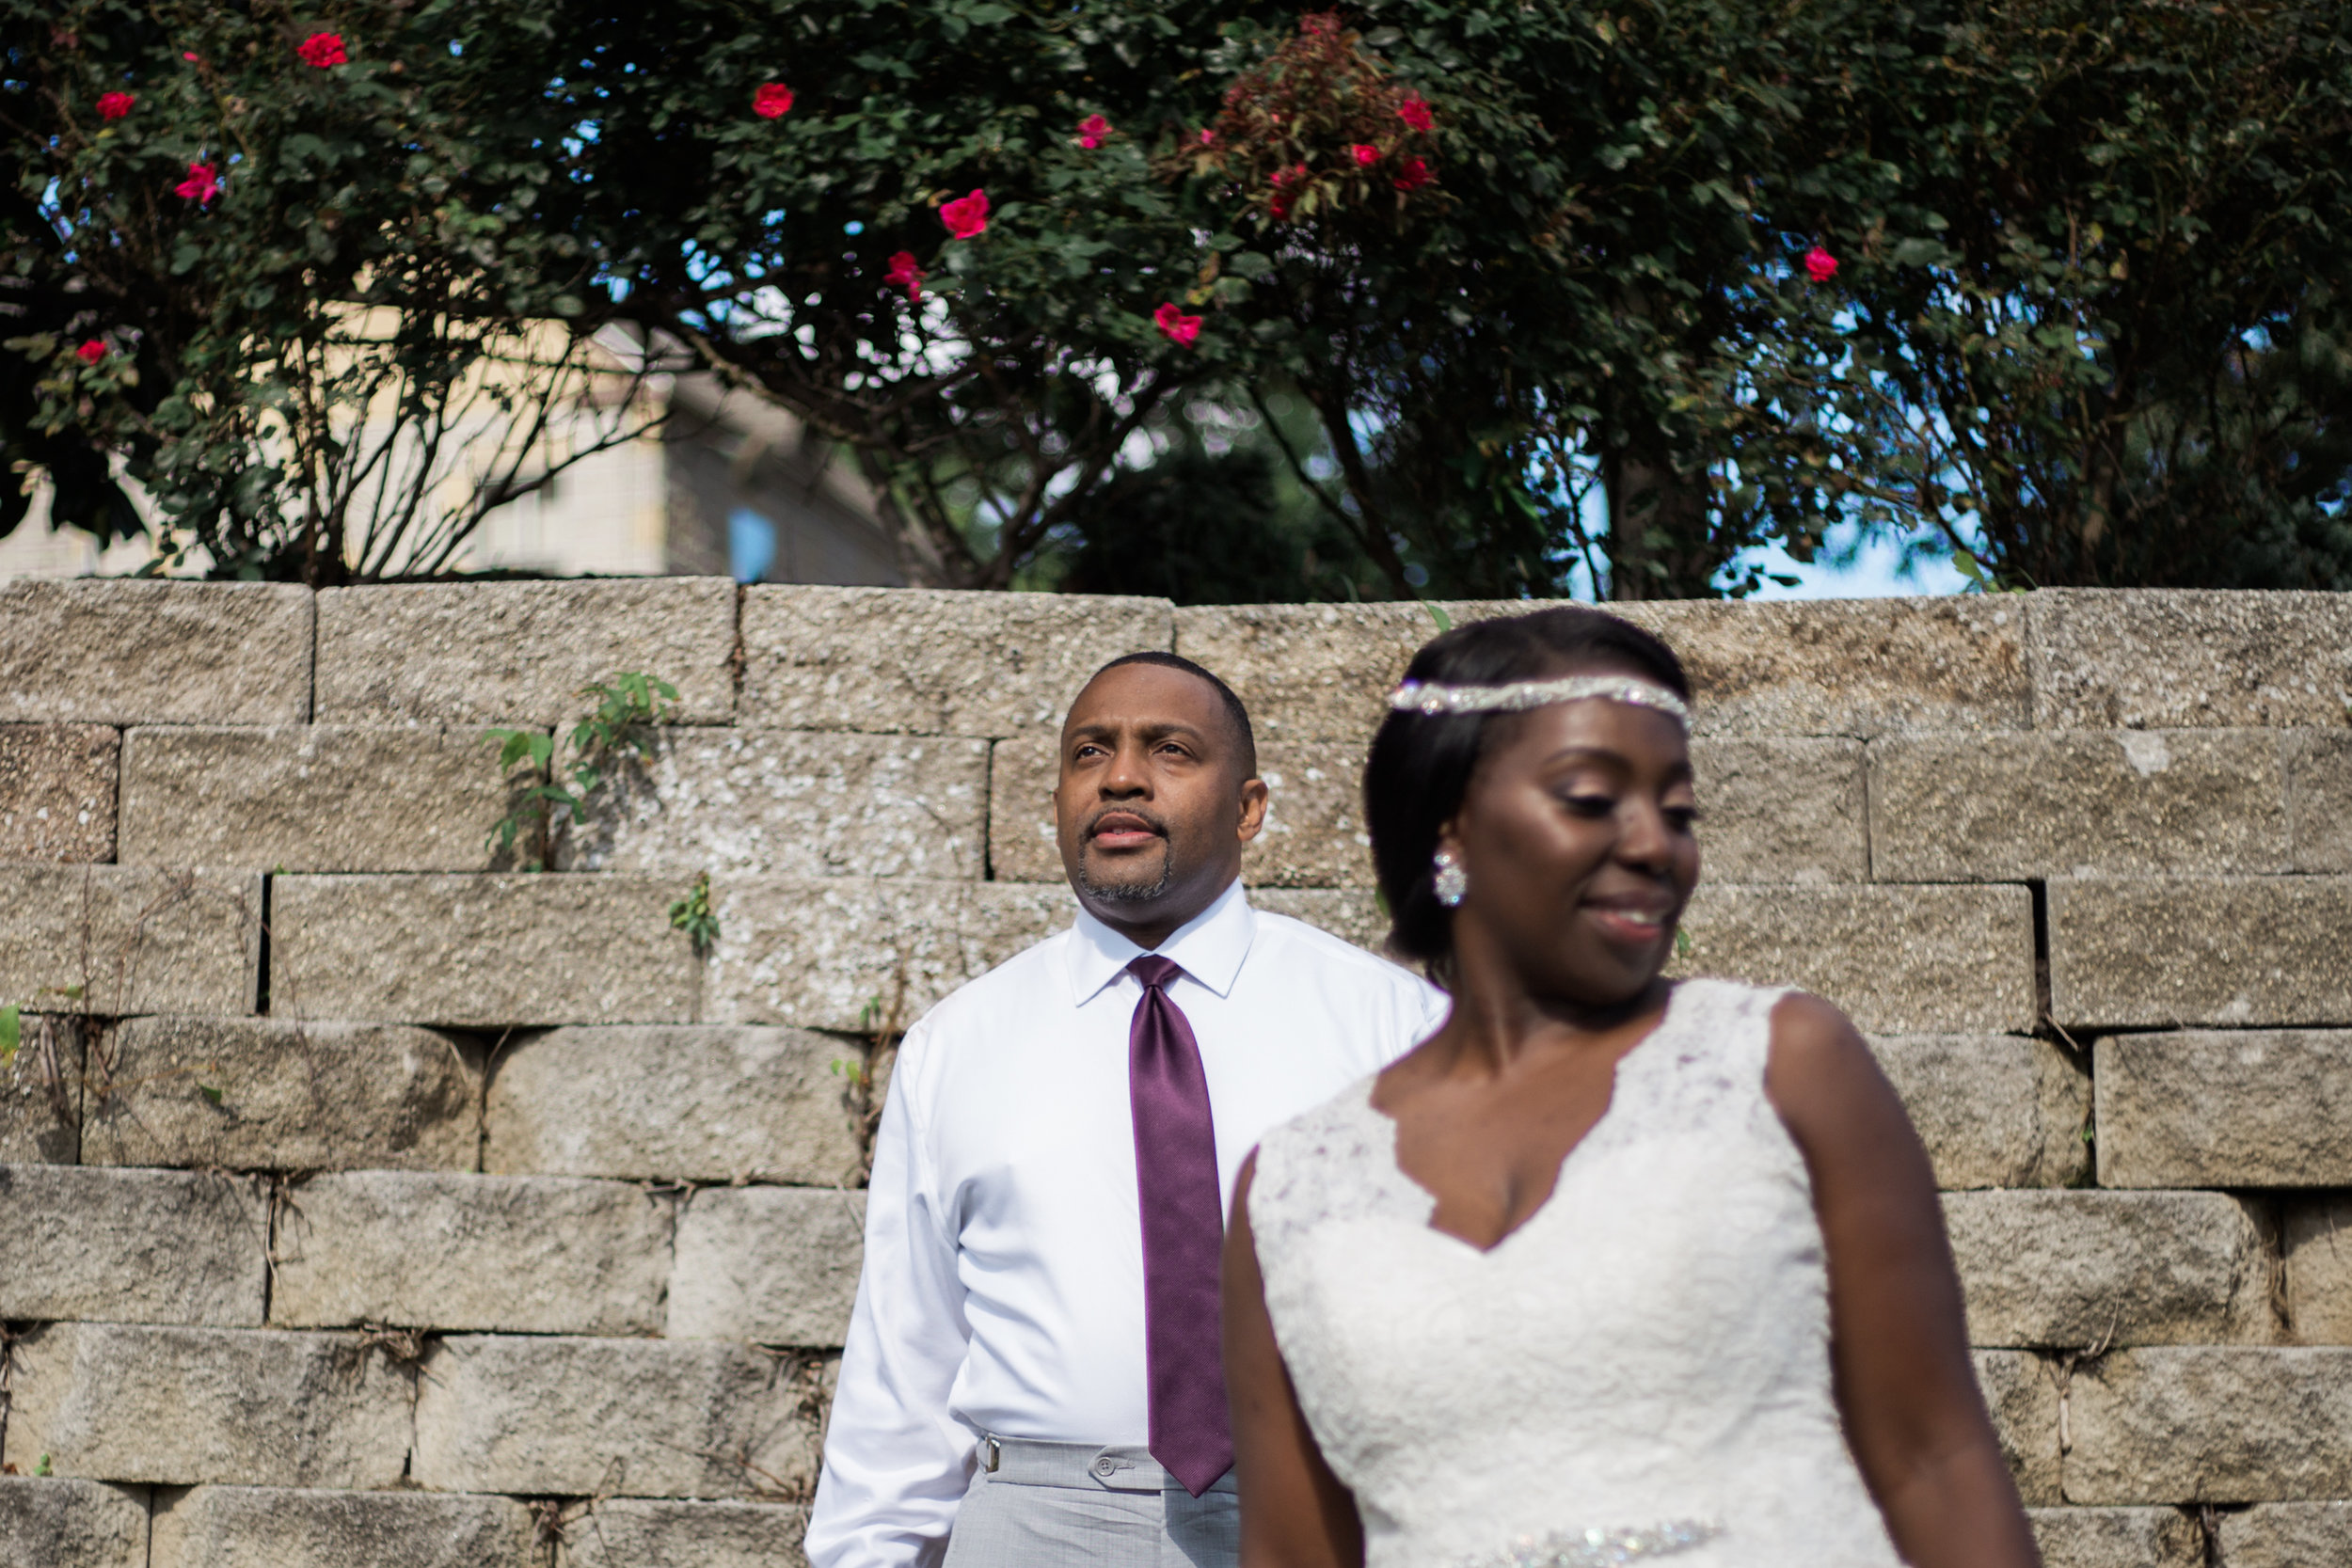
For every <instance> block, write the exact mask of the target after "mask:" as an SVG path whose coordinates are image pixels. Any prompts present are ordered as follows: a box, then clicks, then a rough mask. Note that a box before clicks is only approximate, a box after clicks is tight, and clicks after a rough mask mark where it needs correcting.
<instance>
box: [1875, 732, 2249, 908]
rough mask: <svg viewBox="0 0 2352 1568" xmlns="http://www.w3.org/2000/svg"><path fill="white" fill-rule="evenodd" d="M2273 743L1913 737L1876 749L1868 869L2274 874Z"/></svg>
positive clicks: (2129, 737) (1933, 876)
mask: <svg viewBox="0 0 2352 1568" xmlns="http://www.w3.org/2000/svg"><path fill="white" fill-rule="evenodd" d="M2293 860H2294V855H2293V852H2292V850H2291V848H2290V847H2289V843H2288V832H2287V814H2286V792H2285V785H2284V784H2283V782H2282V781H2281V778H2280V741H2279V736H2278V735H2277V734H2276V733H2275V732H2272V731H2268V730H2105V731H2093V732H2085V733H2076V734H2071V735H2042V734H2032V735H1987V736H1908V737H1903V738H1898V739H1889V740H1883V741H1880V742H1878V743H1877V744H1875V745H1873V746H1872V747H1871V748H1870V868H1871V872H1872V874H1873V875H1875V876H1877V877H1880V878H1882V879H1886V880H1889V881H1947V882H1958V881H2020V880H2024V879H2027V878H2046V877H2070V876H2071V877H2099V876H2118V877H2142V876H2166V875H2188V874H2210V873H2226V872H2245V873H2260V872H2280V871H2285V870H2288V869H2289V868H2290V866H2291V864H2292V862H2293Z"/></svg>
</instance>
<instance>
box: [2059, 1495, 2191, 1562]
mask: <svg viewBox="0 0 2352 1568" xmlns="http://www.w3.org/2000/svg"><path fill="white" fill-rule="evenodd" d="M2026 1518H2028V1519H2029V1520H2031V1521H2032V1522H2033V1534H2034V1540H2035V1542H2036V1544H2039V1545H2040V1546H2041V1548H2042V1568H2205V1532H2204V1531H2203V1530H2202V1529H2201V1528H2198V1524H2197V1521H2196V1520H2195V1519H2192V1518H2191V1517H2189V1516H2188V1515H2187V1514H2185V1513H2182V1512H2181V1511H2180V1510H2179V1509H2177V1508H2037V1509H2031V1510H2029V1511H2027V1513H2026ZM2233 1563H2234V1560H2233Z"/></svg>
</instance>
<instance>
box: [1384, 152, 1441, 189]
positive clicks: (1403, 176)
mask: <svg viewBox="0 0 2352 1568" xmlns="http://www.w3.org/2000/svg"><path fill="white" fill-rule="evenodd" d="M1433 178H1434V176H1432V175H1431V174H1430V172H1429V166H1428V165H1427V164H1424V163H1422V161H1421V160H1420V159H1419V158H1407V159H1406V160H1405V161H1404V162H1403V163H1402V164H1400V165H1398V166H1397V170H1396V177H1395V178H1394V179H1392V180H1391V181H1390V182H1389V183H1390V184H1391V185H1394V186H1395V187H1396V188H1397V189H1398V190H1400V191H1417V190H1419V189H1421V188H1422V186H1423V185H1426V184H1427V183H1429V182H1430V180H1431V179H1433Z"/></svg>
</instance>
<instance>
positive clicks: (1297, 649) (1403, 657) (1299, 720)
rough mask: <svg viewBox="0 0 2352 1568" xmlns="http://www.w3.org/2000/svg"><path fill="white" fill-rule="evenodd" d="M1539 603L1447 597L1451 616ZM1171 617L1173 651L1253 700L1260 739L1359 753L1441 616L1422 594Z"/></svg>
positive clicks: (1213, 609)
mask: <svg viewBox="0 0 2352 1568" xmlns="http://www.w3.org/2000/svg"><path fill="white" fill-rule="evenodd" d="M1535 608H1539V607H1537V606H1534V605H1519V606H1511V607H1505V606H1500V605H1497V606H1471V605H1449V606H1447V607H1446V609H1447V610H1449V611H1450V612H1451V613H1452V615H1453V618H1454V621H1456V622H1457V623H1459V622H1462V621H1466V620H1473V619H1480V618H1482V616H1483V615H1491V614H1494V613H1497V612H1498V611H1504V610H1511V609H1517V610H1529V609H1535ZM1175 627H1176V651H1177V652H1178V653H1180V654H1182V655H1184V657H1186V658H1189V659H1191V660H1192V661H1193V662H1195V663H1197V664H1200V665H1201V666H1203V667H1205V668H1207V669H1210V670H1213V671H1215V672H1216V674H1217V676H1218V678H1219V679H1221V680H1223V681H1224V682H1225V684H1226V685H1228V686H1230V687H1232V689H1233V690H1234V692H1235V693H1236V694H1237V695H1239V696H1240V698H1241V700H1242V703H1243V705H1245V706H1247V707H1248V709H1249V722H1250V727H1251V728H1252V729H1253V730H1255V731H1256V732H1257V736H1258V745H1259V747H1260V748H1261V749H1263V748H1264V747H1267V746H1269V745H1274V744H1278V743H1282V742H1295V741H1304V740H1312V741H1337V742H1339V743H1341V744H1343V745H1345V746H1350V747H1353V748H1355V749H1356V751H1357V752H1358V754H1359V756H1360V754H1361V752H1362V750H1363V748H1364V747H1365V746H1366V745H1367V744H1368V743H1369V742H1370V741H1371V739H1372V732H1373V731H1374V730H1375V729H1377V728H1378V727H1379V724H1380V720H1381V716H1382V715H1383V714H1384V713H1385V712H1386V711H1387V709H1386V708H1385V706H1384V705H1383V704H1384V701H1385V699H1386V698H1387V696H1388V693H1389V689H1391V687H1393V686H1395V685H1396V683H1397V681H1398V679H1399V678H1400V677H1402V676H1403V675H1404V673H1405V666H1406V664H1408V663H1410V662H1411V660H1412V657H1413V655H1414V653H1415V652H1416V651H1417V650H1418V649H1419V648H1420V647H1421V645H1422V643H1424V642H1426V641H1429V640H1430V639H1431V638H1433V637H1435V636H1437V635H1438V621H1437V617H1436V616H1435V615H1433V614H1431V613H1430V610H1429V608H1428V607H1427V606H1426V605H1419V604H1345V605H1339V604H1328V605H1325V604H1317V605H1214V606H1203V607H1196V608H1186V609H1181V610H1177V611H1176V616H1175ZM1359 766H1360V763H1359Z"/></svg>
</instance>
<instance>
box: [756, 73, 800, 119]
mask: <svg viewBox="0 0 2352 1568" xmlns="http://www.w3.org/2000/svg"><path fill="white" fill-rule="evenodd" d="M791 109H792V89H791V88H790V87H786V86H785V85H784V84H783V83H782V82H762V83H760V84H759V90H758V91H757V92H755V93H753V94H752V113H754V114H755V115H757V116H758V117H759V118H760V119H783V118H784V116H786V115H787V114H788V113H790V112H791Z"/></svg>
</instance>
